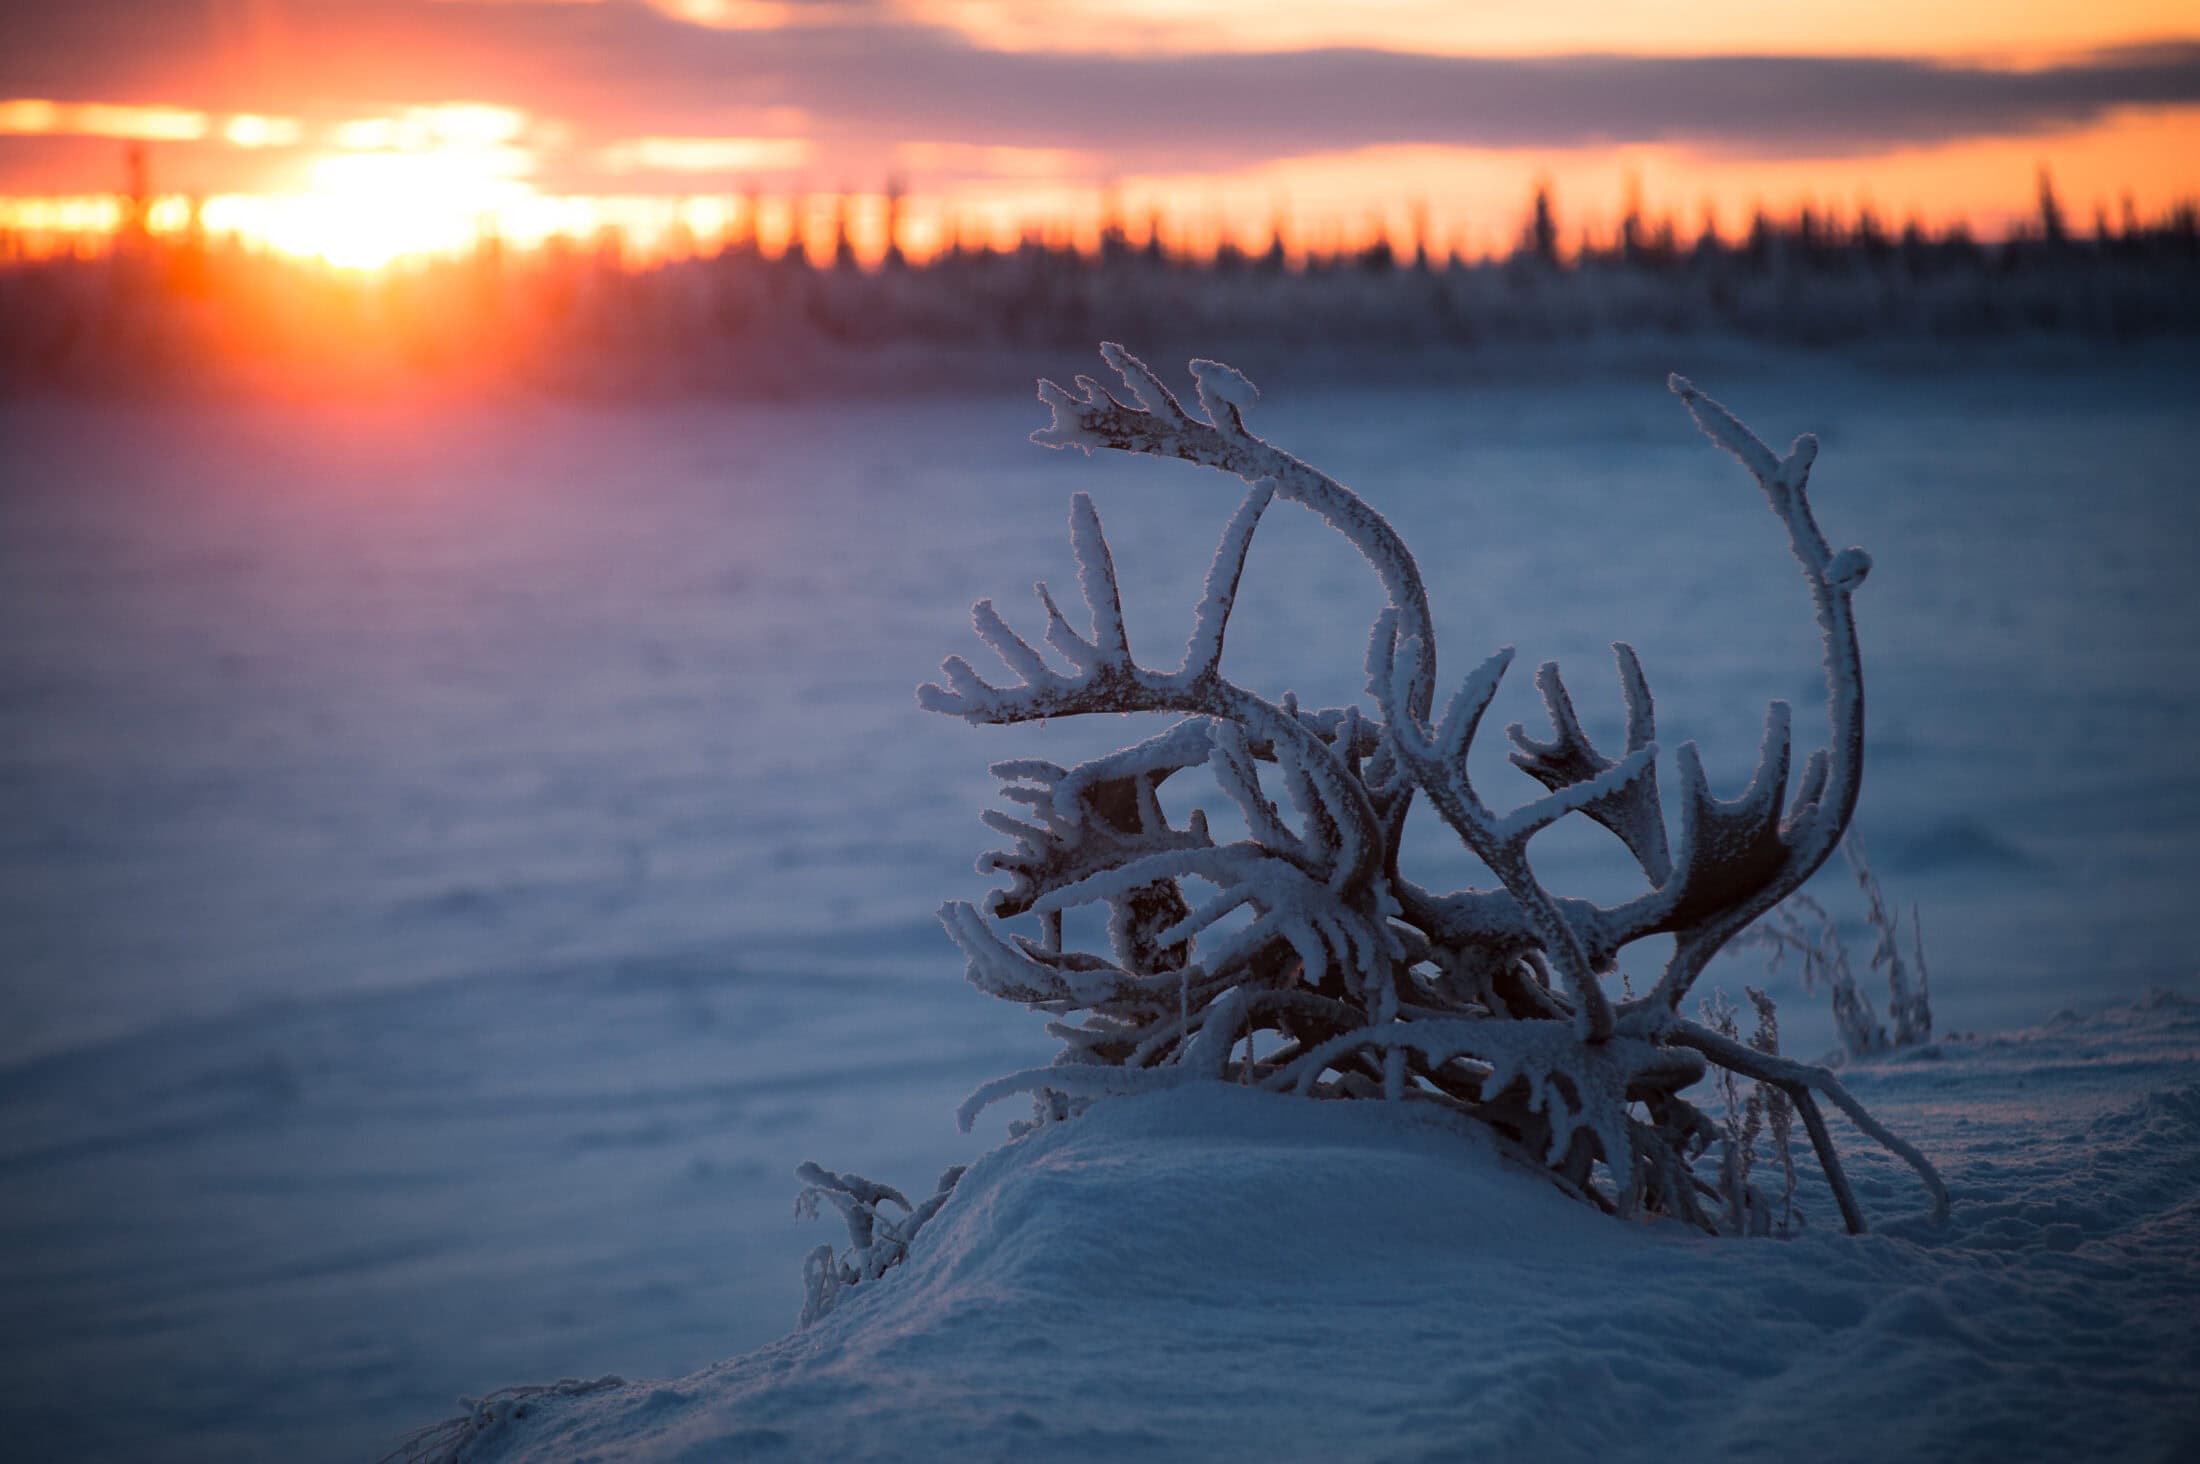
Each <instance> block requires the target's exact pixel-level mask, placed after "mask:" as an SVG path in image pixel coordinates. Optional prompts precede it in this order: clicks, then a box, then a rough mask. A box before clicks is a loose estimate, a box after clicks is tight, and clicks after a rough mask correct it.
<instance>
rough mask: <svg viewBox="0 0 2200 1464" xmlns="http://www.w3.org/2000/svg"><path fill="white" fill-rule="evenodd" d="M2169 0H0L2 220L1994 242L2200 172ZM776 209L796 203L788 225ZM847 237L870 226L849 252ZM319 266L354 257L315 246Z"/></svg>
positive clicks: (269, 233) (2195, 181) (417, 230)
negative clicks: (1873, 233) (899, 209)
mask: <svg viewBox="0 0 2200 1464" xmlns="http://www.w3.org/2000/svg"><path fill="white" fill-rule="evenodd" d="M2195 15H2196V12H2195V11H2194V9H2193V7H2192V5H2191V4H2190V3H2189V0H2186V3H2181V4H2180V3H2168V0H2127V3H2115V0H2108V3H2094V4H2083V3H2061V4H2049V3H2038V0H2003V3H1988V0H1946V3H1938V4H1930V5H1920V4H1918V3H1916V0H1846V3H1817V0H1809V3H1788V4H1779V5H1768V4H1765V3H1763V0H1696V3H1691V4H1688V5H1685V6H1682V5H1669V4H1650V3H1632V0H1607V3H1577V4H1569V5H1563V6H1548V5H1546V6H1526V5H1520V4H1517V3H1507V4H1497V3H1484V0H1468V3H1451V4H1439V3H1433V0H1387V3H1386V0H1377V3H1368V4H1359V5H1350V6H1347V5H1340V4H1335V3H1318V0H1264V3H1263V0H1181V3H1164V0H1051V3H1037V0H1027V3H1010V0H816V3H806V0H654V3H642V0H77V3H74V4H52V3H24V0H0V196H4V201H0V226H12V227H14V228H15V229H17V230H19V231H21V230H31V231H37V230H42V229H43V230H48V231H50V230H53V229H56V228H67V227H69V226H72V225H89V226H92V227H98V226H101V225H102V224H103V223H104V222H106V221H109V220H111V218H112V216H113V208H114V205H113V203H112V195H113V194H114V193H115V192H116V191H117V190H118V189H119V188H120V187H121V185H122V179H123V176H124V170H123V153H124V150H125V148H126V146H127V145H128V144H129V143H130V142H131V141H141V142H143V143H145V144H146V147H147V164H148V170H149V176H150V182H151V188H152V190H153V192H154V193H155V194H156V195H161V196H168V197H171V198H172V199H173V200H174V201H173V202H172V203H171V204H170V205H168V206H166V207H165V208H164V209H163V210H162V211H159V212H157V214H156V222H157V223H159V222H165V221H173V220H174V219H175V218H177V217H180V213H181V207H182V205H181V196H183V195H190V196H194V197H198V198H202V199H204V200H206V205H205V208H206V212H205V218H206V221H207V223H208V225H209V226H210V227H214V228H234V229H236V230H239V231H240V232H244V233H246V234H248V235H251V236H254V237H256V238H258V239H260V240H261V241H263V242H268V243H272V244H275V245H277V246H279V247H286V248H292V249H295V250H298V251H300V252H307V253H313V252H321V253H325V254H328V255H329V256H330V257H332V258H335V259H337V261H338V262H360V263H371V262H377V261H378V260H379V259H381V258H386V257H388V256H390V255H391V254H394V253H402V252H406V251H409V250H414V249H422V250H432V249H438V248H452V247H461V246H463V244H464V243H465V242H467V241H468V240H470V239H471V238H472V237H474V235H475V233H476V232H477V231H478V230H480V229H481V228H483V227H494V228H496V229H497V230H498V231H499V232H500V233H502V234H503V235H505V236H507V237H510V238H513V239H515V240H518V241H521V242H525V241H526V240H527V239H529V238H533V237H539V236H540V235H542V234H545V233H549V232H555V231H564V232H573V233H582V234H585V233H588V232H590V231H592V230H593V229H594V228H596V227H599V226H601V225H603V224H606V223H616V224H619V225H620V226H621V227H622V228H625V229H627V230H628V231H629V232H630V233H634V234H637V235H641V236H652V235H661V234H662V233H663V232H664V231H665V230H666V229H667V227H668V226H670V225H672V224H673V223H675V222H677V223H678V224H680V225H681V226H683V227H684V229H685V231H686V232H687V233H689V234H693V235H697V236H703V237H708V236H710V235H712V234H714V233H720V232H723V231H724V230H725V229H727V228H729V227H732V226H734V224H735V223H736V222H737V221H740V220H741V218H742V215H743V212H744V210H745V209H746V205H745V204H741V203H738V202H735V201H734V200H737V199H739V198H741V197H743V196H745V195H748V194H751V193H753V194H755V195H757V196H759V197H760V198H761V199H762V200H764V202H763V205H762V207H761V209H760V210H759V212H758V215H757V217H756V218H755V220H754V222H755V223H756V224H757V225H758V226H759V228H760V230H761V231H762V232H765V233H766V234H769V233H771V232H774V231H776V232H778V233H779V234H780V235H781V236H782V237H784V235H785V233H786V232H787V230H788V229H789V227H790V225H791V223H792V220H793V215H792V213H791V206H790V204H789V200H790V199H792V198H794V197H797V196H803V197H807V198H810V199H812V200H816V201H818V203H817V204H816V206H818V207H829V205H827V204H824V203H823V200H824V199H825V198H826V196H827V195H831V194H836V193H841V192H850V193H855V194H858V195H864V197H863V198H861V199H859V200H858V204H857V227H858V229H859V232H861V231H863V230H869V231H870V232H871V234H872V235H874V236H875V235H876V233H877V229H876V221H877V217H878V215H879V212H880V211H879V209H878V208H877V207H876V198H875V195H877V194H878V193H879V192H880V191H881V189H882V187H883V185H884V182H885V180H886V179H888V178H889V177H894V178H898V179H900V180H902V181H903V182H904V183H905V185H906V187H907V189H908V192H909V201H908V206H907V213H906V227H907V230H908V234H907V236H906V237H905V239H904V243H905V245H907V246H908V247H910V248H912V249H913V250H914V251H915V252H918V253H922V252H924V251H925V250H926V249H927V248H929V247H930V246H931V244H933V243H934V242H936V241H937V240H938V239H940V238H941V237H942V236H943V235H944V234H945V232H946V231H948V230H949V229H952V228H956V227H961V228H963V229H966V230H972V231H977V232H982V233H987V234H991V235H993V236H995V237H1001V238H1006V237H1012V236H1013V234H1014V233H1015V232H1016V231H1017V230H1018V229H1020V228H1022V227H1023V226H1024V225H1026V224H1027V223H1036V222H1038V221H1040V220H1049V221H1054V222H1057V223H1066V224H1068V225H1070V226H1072V227H1074V228H1076V229H1078V230H1089V229H1091V228H1092V227H1094V226H1095V225H1096V223H1097V221H1098V218H1099V216H1100V210H1101V208H1102V206H1103V205H1102V198H1103V195H1104V194H1105V195H1107V196H1112V197H1113V199H1114V200H1115V201H1116V204H1117V206H1119V207H1120V208H1122V209H1123V210H1124V211H1125V212H1126V213H1128V214H1130V215H1131V216H1132V217H1134V218H1136V217H1138V216H1140V215H1142V214H1143V213H1145V212H1146V211H1147V210H1149V209H1153V208H1161V209H1163V210H1165V211H1166V212H1168V213H1169V214H1170V215H1171V216H1172V217H1173V218H1174V219H1175V220H1176V227H1178V228H1179V229H1181V230H1183V231H1185V232H1186V233H1187V234H1188V235H1189V236H1191V237H1190V238H1189V239H1188V241H1187V242H1193V243H1198V242H1202V241H1205V242H1212V240H1213V239H1215V238H1217V237H1222V236H1231V237H1238V238H1241V239H1244V240H1247V241H1251V240H1255V239H1259V238H1264V237H1265V235H1266V233H1267V231H1268V229H1269V228H1270V227H1271V225H1272V224H1273V223H1275V222H1277V221H1279V220H1280V221H1281V222H1283V223H1285V224H1286V226H1287V227H1288V228H1289V230H1290V232H1291V233H1292V235H1293V236H1294V238H1295V239H1297V240H1300V241H1311V242H1317V243H1318V242H1321V241H1322V240H1323V239H1324V238H1325V237H1335V238H1339V239H1351V238H1359V237H1364V236H1365V235H1366V234H1368V233H1369V232H1371V231H1373V230H1376V229H1383V230H1385V231H1388V232H1391V233H1393V234H1398V233H1402V232H1403V231H1404V230H1405V229H1406V228H1407V227H1408V225H1407V220H1408V218H1409V217H1410V216H1411V214H1412V212H1413V210H1414V208H1415V206H1416V205H1417V204H1419V205H1424V206H1425V208H1426V211H1427V217H1428V219H1429V224H1430V227H1431V230H1432V232H1433V233H1434V234H1435V236H1436V239H1437V242H1439V243H1440V244H1444V245H1450V244H1458V245H1460V246H1463V247H1465V248H1467V249H1468V250H1471V251H1479V250H1484V249H1490V248H1502V247H1504V246H1505V245H1507V244H1509V243H1510V242H1511V240H1512V238H1513V236H1514V233H1515V231H1516V230H1517V227H1518V221H1519V217H1520V213H1521V210H1522V206H1523V203H1524V201H1525V199H1526V197H1527V195H1528V193H1529V191H1530V189H1531V188H1532V187H1533V186H1534V184H1535V183H1536V181H1537V180H1539V179H1547V180H1549V181H1550V182H1551V183H1553V184H1554V185H1555V187H1556V189H1557V192H1558V196H1559V200H1560V203H1561V205H1562V208H1563V210H1564V222H1565V223H1566V225H1567V226H1568V227H1569V228H1570V229H1571V228H1581V227H1587V228H1591V229H1600V228H1609V227H1610V224H1611V221H1612V219H1613V218H1614V217H1615V216H1616V215H1617V213H1618V211H1619V209H1620V207H1621V201H1622V199H1623V198H1624V197H1626V196H1627V195H1628V193H1629V192H1630V190H1632V191H1633V192H1634V193H1635V194H1636V195H1638V196H1639V197H1640V198H1641V199H1642V200H1643V202H1644V203H1645V205H1646V206H1647V207H1648V208H1649V209H1650V210H1651V211H1652V212H1653V213H1657V212H1663V211H1667V210H1670V211H1672V212H1673V213H1674V214H1676V215H1677V216H1679V218H1680V220H1681V222H1682V224H1683V227H1684V228H1685V229H1687V230H1690V231H1693V229H1694V228H1695V227H1697V226H1698V225H1699V224H1700V222H1701V221H1702V219H1703V217H1704V216H1705V213H1706V210H1707V209H1709V210H1711V211H1712V212H1713V213H1714V214H1715V215H1716V216H1717V217H1718V218H1719V220H1720V221H1721V222H1722V224H1723V225H1725V226H1726V227H1730V228H1731V227H1733V226H1735V225H1736V224H1738V223H1739V221H1740V220H1741V219H1743V218H1744V217H1746V215H1747V213H1748V211H1749V210H1750V209H1751V208H1752V207H1754V206H1756V205H1759V204H1763V205H1765V206H1768V207H1772V208H1775V209H1779V210H1783V211H1784V210H1787V209H1791V208H1793V207H1794V206H1795V205H1797V204H1799V203H1802V202H1805V201H1810V202H1814V203H1817V204H1819V205H1822V206H1827V207H1831V208H1834V209H1837V210H1839V211H1841V212H1844V213H1845V212H1848V211H1850V210H1852V209H1854V208H1855V207H1857V206H1858V205H1859V204H1862V203H1867V202H1868V203H1870V204H1871V205H1872V206H1873V207H1874V208H1876V209H1877V210H1878V211H1879V212H1880V214H1881V215H1882V216H1884V217H1886V218H1888V219H1889V220H1892V221H1897V222H1899V221H1900V220H1902V219H1904V218H1907V217H1909V216H1912V215H1915V216H1918V217H1921V218H1923V219H1924V220H1925V221H1927V222H1929V223H1933V224H1936V225H1937V224H1945V223H1947V222H1949V221H1951V220H1953V219H1955V218H1958V217H1962V218H1967V219H1968V220H1970V221H1971V222H1972V223H1973V224H1974V225H1975V226H1977V227H1979V228H1981V229H1983V230H1985V231H1986V232H1989V233H1992V232H1998V231H1999V230H2000V229H2001V228H2003V227H2005V226H2006V225H2007V223H2008V222H2009V221H2010V220H2011V219H2012V218H2014V217H2017V216H2021V215H2022V214H2023V213H2025V212H2026V211H2028V210H2029V209H2030V207H2031V199H2032V193H2033V186H2034V177H2035V174H2036V172H2037V170H2038V169H2039V168H2040V167H2041V166H2043V165H2044V166H2047V167H2050V168H2051V169H2052V170H2053V173H2054V176H2055V178H2056V181H2057V187H2058V189H2059V191H2060V192H2061V194H2062V196H2063V197H2064V199H2065V200H2066V202H2067V204H2068V205H2069V207H2070V209H2071V212H2072V214H2073V216H2074V219H2075V221H2076V222H2077V224H2078V225H2079V226H2080V227H2084V226H2086V225H2087V224H2089V223H2090V220H2091V217H2092V213H2093V210H2094V209H2095V208H2096V207H2105V208H2107V209H2108V210H2110V211H2111V212H2112V213H2113V212H2115V211H2116V210H2117V209H2118V208H2119V207H2120V206H2121V199H2122V197H2123V195H2124V194H2125V193H2127V192H2128V193H2129V195H2130V196H2131V198H2132V200H2133V202H2134V203H2135V205H2136V206H2137V207H2138V208H2139V210H2140V211H2141V212H2142V213H2154V212H2158V211H2159V210H2160V209H2162V208H2163V207H2166V206H2167V205H2168V204H2170V203H2171V202H2173V201H2175V200H2177V199H2179V198H2183V197H2188V196H2191V195H2192V194H2194V193H2195V192H2200V20H2196V19H2195ZM805 227H808V228H815V227H816V220H815V218H813V217H811V216H810V215H808V214H805ZM878 242H879V241H878V240H877V238H876V237H873V238H872V239H870V240H869V243H870V244H871V245H873V246H876V245H877V244H878ZM347 253H348V254H349V255H350V256H352V257H351V258H350V259H349V260H347V259H346V258H345V257H344V256H346V255H347Z"/></svg>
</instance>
